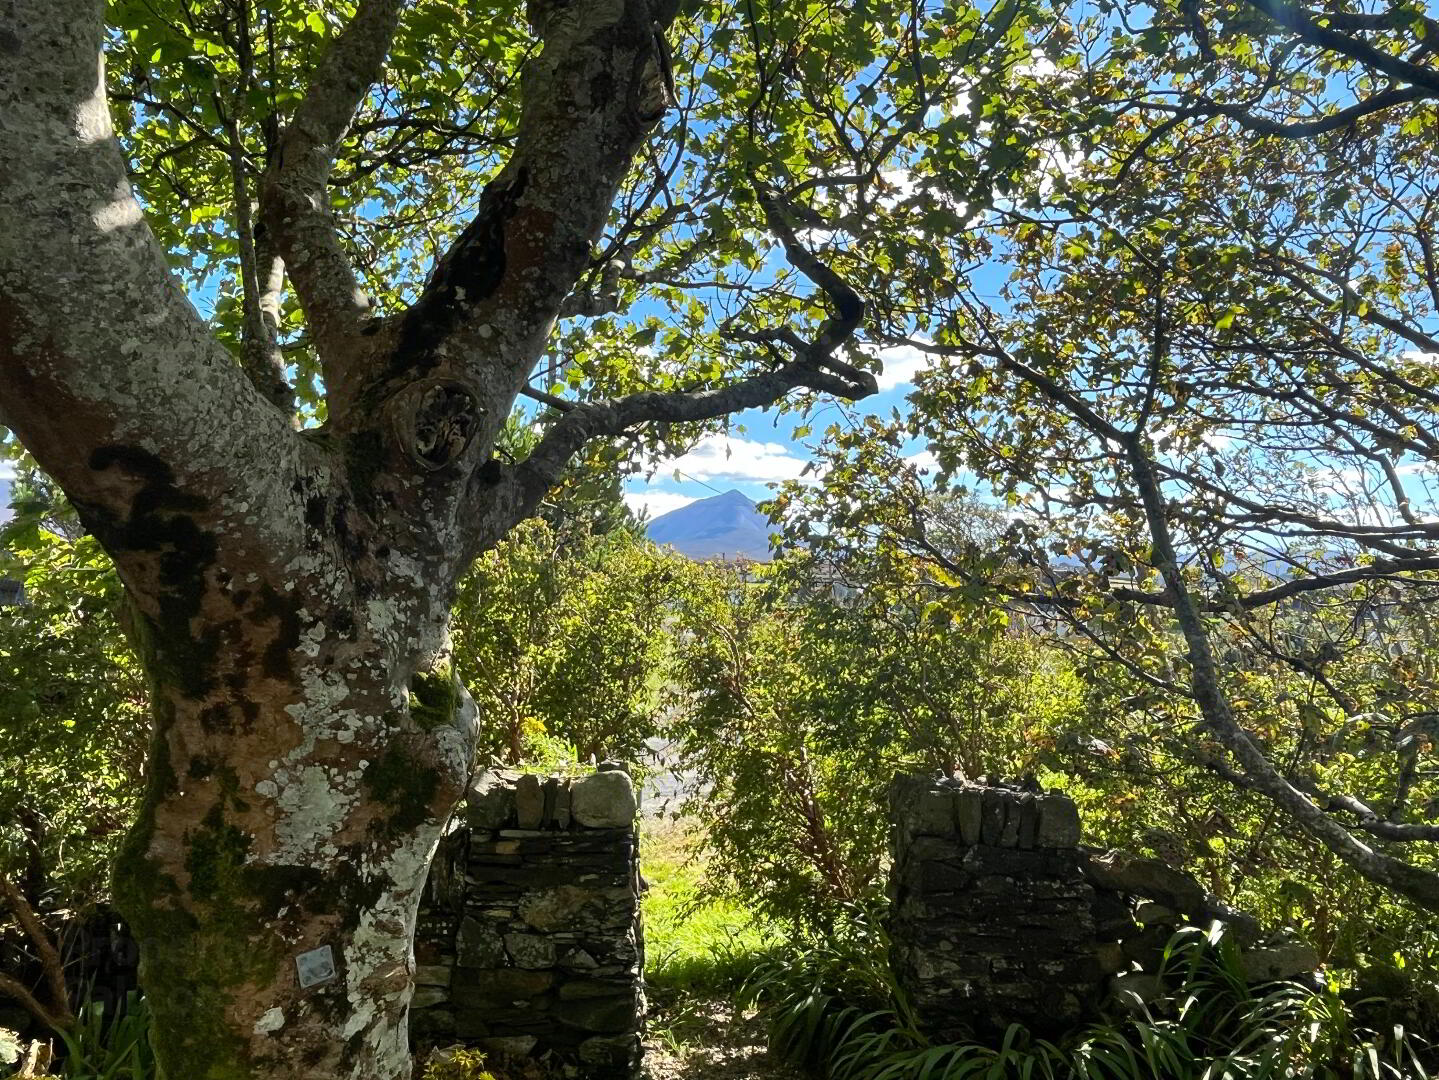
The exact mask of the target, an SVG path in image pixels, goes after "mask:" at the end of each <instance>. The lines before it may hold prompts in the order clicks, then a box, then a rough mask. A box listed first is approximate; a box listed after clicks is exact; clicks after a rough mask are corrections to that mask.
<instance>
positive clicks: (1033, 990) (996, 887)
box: [889, 778, 1100, 1042]
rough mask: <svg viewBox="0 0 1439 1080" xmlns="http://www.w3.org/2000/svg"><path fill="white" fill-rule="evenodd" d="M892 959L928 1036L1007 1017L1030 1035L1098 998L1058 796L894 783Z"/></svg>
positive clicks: (1064, 808) (1073, 833)
mask: <svg viewBox="0 0 1439 1080" xmlns="http://www.w3.org/2000/svg"><path fill="white" fill-rule="evenodd" d="M890 809H891V812H892V821H893V832H892V833H891V837H892V840H891V844H892V850H891V854H892V856H893V866H892V870H891V877H890V900H891V908H890V928H889V929H890V937H891V941H892V943H893V944H892V950H893V951H892V957H891V960H892V963H893V965H894V969H895V974H896V976H897V977H898V979H899V982H900V985H902V986H903V987H905V989H906V990H907V991H908V992H909V995H910V998H911V1001H912V1002H913V1004H914V1007H915V1011H916V1013H917V1015H918V1016H919V1017H920V1018H921V1020H922V1022H923V1023H924V1025H925V1027H926V1028H927V1030H928V1032H929V1034H930V1035H931V1036H933V1037H935V1038H937V1039H938V1040H939V1041H945V1042H948V1041H957V1040H959V1039H962V1038H964V1037H966V1036H967V1035H969V1034H971V1033H975V1034H979V1035H992V1034H994V1033H996V1032H999V1031H1003V1030H1004V1028H1005V1027H1006V1026H1008V1024H1009V1023H1011V1022H1014V1021H1017V1022H1019V1023H1023V1024H1025V1025H1027V1026H1029V1027H1030V1028H1031V1029H1033V1030H1035V1031H1036V1032H1039V1033H1041V1034H1053V1033H1056V1032H1058V1031H1060V1030H1063V1029H1065V1028H1067V1027H1072V1026H1073V1025H1075V1024H1076V1023H1078V1022H1080V1021H1082V1020H1083V1019H1085V1018H1086V1017H1088V1016H1089V1015H1091V1014H1092V1013H1093V1012H1094V1011H1095V1008H1096V1006H1097V1004H1098V1000H1099V994H1100V987H1099V984H1100V973H1099V969H1098V966H1097V963H1096V959H1095V928H1094V917H1093V914H1092V908H1093V903H1094V889H1093V888H1092V887H1091V886H1090V884H1089V882H1088V881H1087V880H1086V878H1085V875H1084V870H1083V868H1082V866H1081V860H1080V853H1079V850H1078V846H1079V814H1078V812H1077V811H1076V810H1075V807H1074V803H1072V802H1071V801H1070V800H1069V799H1067V798H1066V797H1064V796H1063V795H1042V794H1038V793H1035V792H1027V791H1018V790H1009V789H1004V788H997V787H980V786H977V785H970V784H965V783H963V782H960V781H952V780H942V781H937V782H930V781H925V780H914V779H911V778H897V779H896V781H895V783H894V784H893V785H892V787H891V789H890Z"/></svg>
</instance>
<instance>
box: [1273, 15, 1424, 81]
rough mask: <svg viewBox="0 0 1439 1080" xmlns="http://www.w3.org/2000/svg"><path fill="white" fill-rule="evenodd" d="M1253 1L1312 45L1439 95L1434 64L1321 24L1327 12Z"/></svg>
mask: <svg viewBox="0 0 1439 1080" xmlns="http://www.w3.org/2000/svg"><path fill="white" fill-rule="evenodd" d="M1249 5H1250V6H1251V7H1253V8H1256V9H1257V10H1259V11H1262V12H1264V14H1266V15H1268V16H1269V17H1270V18H1271V19H1273V20H1274V21H1275V22H1277V23H1278V24H1279V25H1280V26H1283V27H1287V28H1288V29H1290V30H1293V31H1294V32H1295V33H1296V34H1298V35H1299V37H1301V38H1302V39H1303V40H1304V41H1305V42H1307V43H1308V44H1310V45H1314V46H1316V47H1318V48H1320V49H1324V50H1325V51H1327V52H1332V53H1338V54H1339V55H1340V56H1347V57H1348V58H1349V59H1351V60H1357V61H1358V62H1359V63H1361V64H1363V65H1364V66H1365V67H1368V68H1370V69H1372V70H1374V71H1380V72H1383V73H1384V74H1385V75H1388V76H1389V77H1390V78H1392V79H1397V80H1399V81H1400V82H1402V83H1405V84H1407V85H1410V86H1415V87H1422V88H1423V89H1424V90H1426V91H1427V92H1428V93H1429V94H1430V95H1439V71H1436V70H1435V69H1434V68H1430V67H1425V66H1424V65H1422V64H1415V63H1412V62H1411V61H1408V60H1405V59H1404V58H1403V57H1400V56H1395V55H1394V54H1393V53H1387V52H1384V51H1383V50H1382V49H1376V48H1375V47H1374V46H1373V45H1370V44H1369V43H1368V42H1367V41H1363V40H1361V39H1359V38H1355V37H1350V36H1349V35H1348V34H1343V33H1340V32H1339V31H1338V30H1336V29H1333V28H1332V27H1330V26H1321V25H1320V24H1319V22H1318V21H1316V20H1318V19H1323V18H1325V17H1324V16H1317V15H1313V14H1311V13H1310V12H1308V11H1306V10H1304V8H1302V7H1300V6H1299V5H1298V4H1293V3H1289V2H1288V0H1249Z"/></svg>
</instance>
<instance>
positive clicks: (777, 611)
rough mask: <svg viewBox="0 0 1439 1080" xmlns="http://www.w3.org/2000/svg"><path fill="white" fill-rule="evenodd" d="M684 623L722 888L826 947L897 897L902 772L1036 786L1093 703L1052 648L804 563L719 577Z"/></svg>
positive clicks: (684, 661) (689, 754) (677, 702)
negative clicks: (886, 875)
mask: <svg viewBox="0 0 1439 1080" xmlns="http://www.w3.org/2000/svg"><path fill="white" fill-rule="evenodd" d="M677 621H678V623H679V626H680V627H681V630H680V633H679V634H678V635H677V640H676V643H675V667H674V676H673V680H672V684H671V688H670V689H671V705H672V707H673V710H674V713H675V716H676V721H675V725H674V727H673V729H672V731H673V732H674V734H675V735H676V736H677V737H678V739H679V741H680V743H681V746H682V748H683V751H684V754H685V758H686V762H687V764H688V765H689V766H690V767H691V768H692V769H693V770H694V771H695V772H696V773H697V774H698V775H699V777H700V778H701V779H702V781H703V783H704V794H703V795H702V796H701V797H699V798H697V799H696V800H694V803H693V804H692V806H691V809H692V811H693V812H694V813H696V814H697V815H698V816H699V818H700V819H701V820H702V821H703V823H704V825H705V827H706V830H707V842H708V844H709V847H710V849H711V853H712V856H713V857H712V859H711V861H710V864H709V867H708V870H709V874H710V879H711V883H712V884H713V885H714V887H715V888H716V889H717V890H718V891H720V892H722V893H723V894H725V895H728V896H730V897H732V898H735V899H736V900H737V901H739V902H741V903H744V904H748V905H752V906H754V907H756V908H757V909H758V910H760V911H761V912H763V913H764V914H765V915H767V916H769V917H772V918H775V919H779V920H784V921H786V922H789V923H792V924H795V925H796V926H798V927H803V928H806V930H813V931H816V932H818V931H824V930H827V929H829V928H830V927H832V926H836V925H838V924H839V923H841V922H842V921H843V919H844V914H843V913H844V910H845V909H846V908H848V907H852V906H854V905H861V906H864V905H867V904H868V903H869V902H870V901H871V900H872V899H873V898H874V897H875V896H876V895H877V894H878V893H879V892H880V891H881V889H882V884H883V880H882V879H883V862H884V858H885V852H886V846H887V836H888V826H887V824H886V821H887V818H886V810H885V791H886V788H887V785H888V782H889V779H890V777H891V775H892V774H893V772H895V771H896V770H904V771H915V770H921V771H929V770H935V769H938V770H944V771H952V770H956V769H958V770H961V771H963V772H965V773H967V774H969V775H972V776H974V775H979V774H980V773H984V772H990V773H1004V774H1007V775H1010V776H1015V775H1019V774H1021V773H1024V772H1030V771H1036V770H1038V769H1039V768H1040V767H1041V765H1042V758H1041V748H1042V747H1043V746H1044V745H1045V743H1046V737H1047V735H1048V734H1049V733H1051V732H1052V731H1053V730H1055V729H1057V728H1060V727H1062V726H1064V725H1065V724H1066V723H1068V721H1069V717H1070V714H1071V713H1072V711H1073V710H1074V709H1075V708H1077V706H1078V703H1079V700H1080V696H1079V686H1078V684H1077V683H1076V682H1075V681H1074V679H1073V677H1072V675H1071V673H1070V672H1069V671H1068V669H1067V667H1066V665H1065V663H1064V661H1063V658H1062V657H1061V656H1060V655H1058V654H1057V653H1056V652H1054V650H1047V651H1046V650H1044V649H1042V648H1041V647H1040V645H1039V643H1038V641H1037V640H1036V639H1033V638H1030V637H1027V636H1024V635H1022V634H1018V633H1010V632H1009V631H1008V630H1007V629H1006V628H1005V627H1004V626H1002V625H1000V624H998V623H994V622H992V621H990V620H989V618H988V616H987V615H976V616H975V617H974V618H973V619H969V618H968V617H967V616H966V614H965V613H964V612H963V611H958V610H952V609H949V608H943V609H941V608H936V607H935V606H934V605H933V604H932V603H931V602H930V594H929V593H928V592H927V590H926V588H925V586H924V583H922V582H912V581H899V582H885V581H878V580H874V581H869V582H867V583H866V587H865V589H864V590H862V591H847V586H841V583H840V582H838V581H835V580H832V579H830V578H829V577H827V576H825V575H824V574H823V573H821V572H819V571H817V569H816V568H815V567H814V566H813V565H812V564H811V563H809V562H808V561H807V560H806V559H805V558H803V557H802V556H794V557H791V558H787V559H784V560H781V561H780V562H778V563H776V564H774V565H773V566H771V567H768V568H758V569H756V570H753V571H752V572H750V573H749V574H747V575H739V574H735V573H733V572H730V571H725V570H723V569H716V568H706V569H705V570H704V571H703V572H702V573H701V575H700V579H699V580H698V581H697V583H696V584H695V585H694V586H693V587H692V588H691V590H690V591H689V592H688V593H687V594H686V595H685V597H684V600H683V603H682V605H681V609H680V612H679V614H678V617H677Z"/></svg>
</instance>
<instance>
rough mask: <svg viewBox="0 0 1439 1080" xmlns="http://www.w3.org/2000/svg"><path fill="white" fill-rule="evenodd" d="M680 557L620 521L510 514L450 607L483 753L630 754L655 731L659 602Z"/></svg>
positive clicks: (663, 611) (516, 759) (507, 757)
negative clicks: (560, 750)
mask: <svg viewBox="0 0 1439 1080" xmlns="http://www.w3.org/2000/svg"><path fill="white" fill-rule="evenodd" d="M685 571H686V567H685V566H684V564H683V563H682V562H681V561H679V560H677V559H676V558H675V557H674V556H671V555H669V554H666V553H663V552H661V551H659V550H658V549H656V548H655V547H654V546H653V545H650V544H648V543H646V542H644V541H642V540H640V539H638V538H636V537H635V536H634V535H633V534H631V533H630V532H628V531H625V530H623V529H617V530H615V531H613V532H610V533H607V534H604V535H597V534H594V533H591V532H589V531H587V530H583V529H570V530H568V531H565V532H560V531H557V530H556V529H554V528H553V527H551V526H550V525H549V524H548V523H547V522H545V521H542V520H540V519H534V520H531V521H527V522H525V523H524V524H522V525H520V526H519V527H518V528H516V529H515V530H514V532H513V533H511V534H510V536H509V537H508V538H506V539H505V540H504V541H502V542H501V543H500V544H499V545H498V546H496V547H495V548H493V549H492V550H490V551H488V552H486V553H485V554H484V555H483V556H481V557H480V559H479V560H478V561H477V562H476V563H475V565H474V567H473V569H472V570H471V571H470V573H469V574H468V575H467V576H466V577H465V579H464V581H463V582H462V584H461V586H460V593H459V597H458V599H457V600H456V602H455V608H454V628H453V634H454V657H455V670H456V673H457V674H458V675H459V676H460V679H461V680H462V681H463V682H464V683H465V685H466V686H468V687H470V688H471V690H472V692H473V693H474V694H475V700H476V703H477V704H478V705H479V707H480V713H481V715H483V716H484V717H485V718H486V723H485V726H484V734H483V738H485V739H486V740H487V742H486V744H485V745H484V746H482V747H481V754H482V756H487V757H490V758H493V759H497V760H501V761H504V762H507V763H511V764H517V763H520V762H522V761H531V760H533V759H534V758H535V757H536V756H537V754H543V753H545V752H546V744H553V743H554V742H555V741H556V740H558V741H559V742H561V743H564V744H568V745H571V746H573V747H574V748H575V751H574V752H575V753H576V754H577V755H578V757H579V758H580V760H586V759H588V758H590V757H591V756H594V757H599V758H603V757H609V756H619V757H625V758H629V759H634V758H635V757H636V756H637V755H638V753H639V751H640V748H641V747H642V745H643V743H644V740H645V739H646V738H647V737H648V736H649V735H651V734H653V733H654V730H655V722H654V715H655V699H656V695H657V691H658V688H659V680H660V674H661V671H662V668H663V656H664V648H665V635H664V624H665V621H666V619H667V617H668V610H669V609H668V606H667V605H668V602H669V599H670V597H671V594H672V593H673V591H674V589H675V588H676V587H677V586H678V583H679V582H680V581H681V579H682V577H683V575H684V573H685Z"/></svg>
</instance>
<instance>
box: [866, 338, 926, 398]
mask: <svg viewBox="0 0 1439 1080" xmlns="http://www.w3.org/2000/svg"><path fill="white" fill-rule="evenodd" d="M860 349H861V351H862V352H864V353H865V355H867V356H873V357H875V358H876V359H877V360H879V362H880V363H881V364H883V365H884V369H883V370H882V371H880V373H879V374H878V375H877V376H876V378H877V379H878V380H879V388H880V391H881V392H883V391H885V390H893V389H894V388H895V387H897V386H909V385H911V384H912V383H913V382H914V377H915V376H916V375H917V374H919V373H920V372H921V371H923V370H924V369H925V368H927V367H928V366H929V365H930V363H931V360H932V358H931V357H930V356H929V355H928V354H926V353H925V352H924V351H923V350H921V349H918V348H916V347H915V346H913V345H887V346H885V347H884V348H882V349H876V348H875V347H874V346H873V345H861V346H860Z"/></svg>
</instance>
